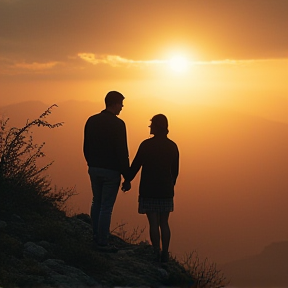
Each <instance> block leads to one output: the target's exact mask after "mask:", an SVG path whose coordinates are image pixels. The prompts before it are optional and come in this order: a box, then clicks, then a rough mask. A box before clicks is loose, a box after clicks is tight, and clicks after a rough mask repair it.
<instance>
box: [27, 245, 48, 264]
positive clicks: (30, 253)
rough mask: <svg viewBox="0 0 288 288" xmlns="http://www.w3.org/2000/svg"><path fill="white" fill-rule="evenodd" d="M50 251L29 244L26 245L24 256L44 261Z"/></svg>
mask: <svg viewBox="0 0 288 288" xmlns="http://www.w3.org/2000/svg"><path fill="white" fill-rule="evenodd" d="M47 254H48V251H47V250H46V249H45V248H43V247H42V246H39V245H37V244H35V243H33V242H27V243H25V244H24V251H23V255H24V257H25V258H33V259H35V260H39V261H41V260H44V259H45V257H46V256H47Z"/></svg>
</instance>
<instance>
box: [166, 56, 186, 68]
mask: <svg viewBox="0 0 288 288" xmlns="http://www.w3.org/2000/svg"><path fill="white" fill-rule="evenodd" d="M168 63H169V66H170V68H171V69H172V70H173V71H175V72H185V71H186V70H187V68H188V64H189V63H188V60H187V59H186V58H185V57H183V56H174V57H172V58H171V59H170V60H169V62H168Z"/></svg>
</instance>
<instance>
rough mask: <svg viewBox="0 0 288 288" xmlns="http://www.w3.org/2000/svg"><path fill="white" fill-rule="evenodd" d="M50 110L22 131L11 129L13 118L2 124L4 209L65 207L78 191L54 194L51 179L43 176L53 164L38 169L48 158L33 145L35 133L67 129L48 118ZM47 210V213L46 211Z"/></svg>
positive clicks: (0, 173)
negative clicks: (9, 124)
mask: <svg viewBox="0 0 288 288" xmlns="http://www.w3.org/2000/svg"><path fill="white" fill-rule="evenodd" d="M54 107H57V105H56V104H54V105H52V106H51V107H49V108H48V109H47V110H46V111H45V112H44V113H42V114H41V115H40V116H39V117H38V118H37V119H35V120H33V121H31V122H29V120H27V122H26V124H25V126H24V127H22V128H17V127H12V128H9V127H8V122H9V118H8V119H6V120H0V200H1V201H0V208H1V206H2V205H3V206H2V209H6V210H7V209H9V207H10V208H13V209H14V210H15V208H17V207H21V208H22V209H23V208H26V209H27V210H29V209H33V210H35V209H39V211H43V210H42V209H43V208H52V207H54V208H55V207H57V208H59V207H62V206H63V203H65V202H66V201H67V200H68V199H69V198H70V197H71V196H72V195H75V191H74V188H72V189H71V188H70V189H63V188H62V189H60V191H56V189H55V190H54V191H53V190H52V189H51V186H50V183H49V181H48V180H47V177H46V176H45V175H44V174H43V172H44V171H46V170H47V169H48V168H49V167H50V166H51V165H52V163H53V162H50V163H48V164H46V165H44V166H41V167H38V165H37V164H38V160H39V158H42V157H44V156H45V154H44V152H43V147H44V145H45V142H44V143H42V144H41V145H38V144H34V143H33V137H32V132H31V129H32V128H33V127H46V128H49V129H53V128H57V127H60V126H62V125H63V122H59V123H55V124H51V123H49V122H48V121H46V118H47V117H48V116H49V115H50V114H51V110H52V108H54ZM44 210H45V209H44Z"/></svg>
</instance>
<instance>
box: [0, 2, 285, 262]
mask: <svg viewBox="0 0 288 288" xmlns="http://www.w3.org/2000/svg"><path fill="white" fill-rule="evenodd" d="M287 11H288V1H286V0H277V1H272V0H255V1H249V0H233V1H229V0H217V1H215V0H207V1H199V0H183V1H172V0H166V1H162V0H155V1H152V0H147V1H146V0H145V1H143V0H139V1H132V0H125V1H124V0H119V1H112V0H107V1H100V0H95V1H85V3H84V2H82V1H79V0H63V1H50V0H49V1H48V0H43V1H36V0H25V1H22V0H0V35H1V37H0V110H1V116H3V115H4V116H8V117H10V118H11V121H10V123H11V125H14V124H13V123H16V124H17V125H19V126H21V125H24V123H26V120H27V118H29V119H32V118H34V117H37V116H39V115H40V114H41V113H42V112H43V110H45V109H46V108H48V107H49V106H50V105H52V104H54V103H56V104H58V106H59V107H58V108H57V109H53V113H52V115H51V121H54V120H55V121H64V122H65V124H64V126H63V127H61V128H59V129H53V130H51V131H50V130H42V129H40V130H36V131H35V133H34V137H35V141H37V143H39V142H40V143H41V142H46V145H45V149H44V150H45V152H46V155H47V156H46V159H47V161H48V162H49V161H54V160H55V163H54V164H53V165H52V167H51V169H49V174H50V176H51V179H52V181H53V184H56V185H57V186H63V187H66V186H72V187H73V186H74V185H76V189H77V191H78V193H79V195H78V196H75V199H74V200H73V205H74V208H73V209H74V210H73V211H74V212H84V213H89V209H90V202H91V198H92V196H91V188H90V182H89V178H88V174H87V165H86V163H85V160H84V157H83V153H82V142H83V128H84V124H85V121H86V120H87V118H88V117H89V116H90V115H92V114H95V113H97V112H99V111H100V110H102V109H104V101H103V99H104V97H105V95H106V93H107V92H108V91H110V90H118V91H119V92H121V93H123V94H124V96H125V100H124V108H123V110H122V112H121V114H120V115H119V117H120V118H121V119H123V120H124V121H125V122H126V126H127V135H128V145H129V152H130V160H132V159H133V157H134V155H135V153H136V150H137V148H138V145H139V144H140V142H141V141H143V140H144V139H146V138H148V137H150V135H149V129H148V127H147V126H148V125H149V122H150V121H149V120H150V119H151V117H152V116H153V115H155V114H158V113H163V114H165V115H166V116H167V117H168V120H169V130H170V132H169V137H170V138H171V139H172V140H173V141H175V142H176V143H177V145H178V146H179V150H180V174H179V179H178V181H177V185H176V189H175V211H174V212H173V213H171V220H170V222H171V228H172V240H171V251H172V253H175V254H177V255H179V256H180V255H182V254H183V253H185V252H189V251H191V250H194V249H196V250H197V251H199V254H200V256H201V257H209V258H210V259H211V260H213V261H216V262H219V263H224V262H226V261H230V260H233V259H234V260H235V259H240V258H243V257H247V256H249V255H255V254H257V253H260V252H261V251H262V250H263V248H264V247H265V246H267V245H269V244H270V243H271V242H278V241H287V240H288V231H287V219H288V212H287V211H288V210H287V208H286V206H287V201H288V178H287V173H288V153H287V147H288V84H287V79H288V69H287V68H288V55H287V48H288V29H287V27H288V17H287V15H286V14H287ZM31 101H32V102H31ZM35 101H36V102H35ZM16 124H15V125H16ZM138 181H139V177H137V178H136V179H135V181H134V182H133V183H132V189H131V191H129V192H128V193H126V194H123V193H122V192H121V191H120V192H119V195H118V198H117V201H116V205H115V210H114V213H113V219H112V221H113V223H112V228H113V227H115V226H116V223H117V222H118V223H119V222H121V221H124V222H128V223H129V224H128V225H129V227H131V228H132V227H137V225H139V227H140V228H142V227H144V226H145V225H146V227H147V221H146V218H145V216H143V215H138V213H137V196H138V191H137V186H138ZM144 234H145V235H144V236H145V237H146V238H147V239H148V231H147V229H146V231H145V232H144ZM187 250H188V251H187Z"/></svg>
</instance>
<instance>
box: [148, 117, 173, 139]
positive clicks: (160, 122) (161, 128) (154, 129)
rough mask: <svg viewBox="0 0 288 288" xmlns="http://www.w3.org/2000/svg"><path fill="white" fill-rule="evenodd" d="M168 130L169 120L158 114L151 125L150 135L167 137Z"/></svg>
mask: <svg viewBox="0 0 288 288" xmlns="http://www.w3.org/2000/svg"><path fill="white" fill-rule="evenodd" d="M168 132H169V130H168V119H167V117H166V116H165V115H163V114H157V115H155V116H153V117H152V119H151V125H150V134H153V135H167V134H168Z"/></svg>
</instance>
